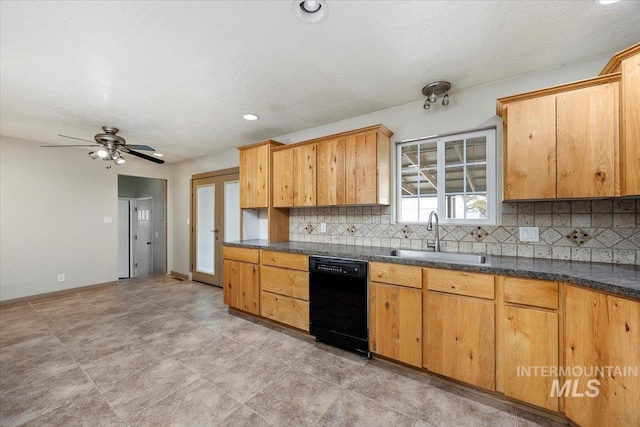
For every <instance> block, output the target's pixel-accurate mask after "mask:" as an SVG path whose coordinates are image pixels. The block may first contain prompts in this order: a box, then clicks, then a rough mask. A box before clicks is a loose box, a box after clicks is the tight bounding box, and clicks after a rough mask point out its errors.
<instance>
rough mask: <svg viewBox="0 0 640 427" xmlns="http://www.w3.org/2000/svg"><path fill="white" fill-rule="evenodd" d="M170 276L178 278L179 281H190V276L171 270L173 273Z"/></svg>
mask: <svg viewBox="0 0 640 427" xmlns="http://www.w3.org/2000/svg"><path fill="white" fill-rule="evenodd" d="M169 275H170V276H176V277H177V278H179V279H184V280H189V275H188V274H182V273H178V272H177V271H173V270H171V273H169Z"/></svg>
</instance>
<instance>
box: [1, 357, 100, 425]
mask: <svg viewBox="0 0 640 427" xmlns="http://www.w3.org/2000/svg"><path fill="white" fill-rule="evenodd" d="M94 390H95V387H94V385H93V384H92V383H91V381H89V378H87V376H86V375H85V374H84V372H82V370H81V369H80V368H74V369H71V370H69V371H66V372H63V373H61V374H59V375H56V376H55V377H51V378H47V379H45V380H42V381H38V382H37V383H33V384H29V385H27V386H25V387H21V388H18V389H16V390H14V391H12V392H10V393H7V394H5V395H3V396H2V405H0V425H2V426H14V425H20V424H23V423H26V422H28V421H30V420H33V419H35V418H37V417H40V416H42V415H44V414H46V413H47V412H49V411H52V410H54V409H57V408H59V407H61V406H64V405H67V404H69V403H71V402H72V401H73V400H74V399H76V398H78V397H80V396H84V395H87V394H89V393H91V392H92V391H94Z"/></svg>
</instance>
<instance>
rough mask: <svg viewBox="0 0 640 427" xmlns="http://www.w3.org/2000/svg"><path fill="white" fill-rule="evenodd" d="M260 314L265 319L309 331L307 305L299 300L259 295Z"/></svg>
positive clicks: (264, 294) (267, 293) (273, 295)
mask: <svg viewBox="0 0 640 427" xmlns="http://www.w3.org/2000/svg"><path fill="white" fill-rule="evenodd" d="M260 314H262V316H263V317H266V318H267V319H271V320H275V321H276V322H280V323H284V324H285V325H290V326H293V327H294V328H298V329H302V330H303V331H308V330H309V303H308V302H307V301H302V300H299V299H295V298H291V297H285V296H283V295H277V294H272V293H271V292H264V291H262V292H261V293H260Z"/></svg>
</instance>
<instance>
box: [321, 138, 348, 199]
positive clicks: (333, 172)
mask: <svg viewBox="0 0 640 427" xmlns="http://www.w3.org/2000/svg"><path fill="white" fill-rule="evenodd" d="M317 163H318V183H317V184H318V185H317V187H318V188H317V194H318V196H317V202H318V206H331V205H344V204H345V170H346V169H345V140H344V138H343V139H334V140H331V141H325V142H321V143H319V144H318V162H317Z"/></svg>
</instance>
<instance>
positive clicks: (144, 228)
mask: <svg viewBox="0 0 640 427" xmlns="http://www.w3.org/2000/svg"><path fill="white" fill-rule="evenodd" d="M135 203H136V207H135V221H134V224H135V235H134V240H133V241H134V248H135V249H134V252H135V253H134V265H133V269H134V273H135V274H134V277H143V276H149V275H150V274H151V272H152V271H153V245H152V242H153V239H152V233H153V227H152V224H153V212H152V206H153V199H151V198H145V199H136V201H135Z"/></svg>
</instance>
